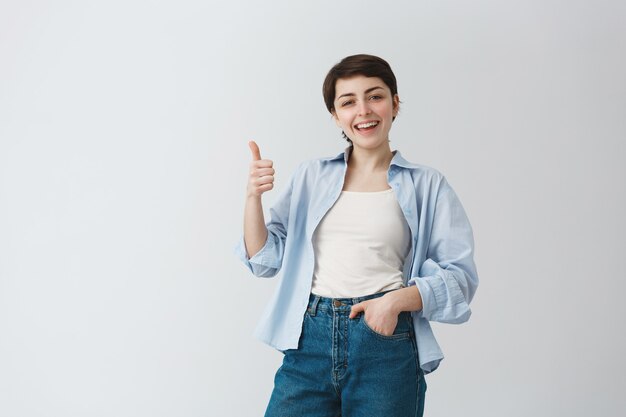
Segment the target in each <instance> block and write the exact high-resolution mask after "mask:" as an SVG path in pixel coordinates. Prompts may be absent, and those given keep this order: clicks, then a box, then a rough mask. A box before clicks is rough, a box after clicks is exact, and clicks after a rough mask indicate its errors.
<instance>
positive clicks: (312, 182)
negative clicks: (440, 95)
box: [237, 55, 478, 417]
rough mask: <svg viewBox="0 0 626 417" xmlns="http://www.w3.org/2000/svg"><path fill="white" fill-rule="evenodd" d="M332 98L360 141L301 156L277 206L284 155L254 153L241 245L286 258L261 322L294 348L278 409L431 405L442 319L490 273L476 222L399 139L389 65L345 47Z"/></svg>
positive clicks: (275, 399)
mask: <svg viewBox="0 0 626 417" xmlns="http://www.w3.org/2000/svg"><path fill="white" fill-rule="evenodd" d="M323 95H324V101H325V103H326V107H327V109H328V111H329V112H330V113H331V115H332V117H333V119H334V120H335V122H336V124H337V126H338V127H339V128H340V129H341V130H342V133H343V136H344V138H345V139H346V140H347V141H348V142H349V144H350V146H348V148H346V150H345V151H344V152H342V153H341V154H339V155H337V156H336V157H333V158H320V159H315V160H311V161H307V162H305V163H303V164H301V165H300V166H299V167H298V168H297V169H296V172H295V173H294V174H293V175H292V177H291V181H290V182H289V184H288V186H287V188H286V190H284V191H283V192H282V194H281V196H280V197H279V199H278V201H277V203H276V204H275V205H274V206H273V207H272V208H271V209H270V214H271V220H270V221H269V222H268V223H267V225H266V224H265V221H264V217H263V210H262V205H261V195H262V194H263V193H264V192H266V191H268V190H270V189H272V187H273V180H274V169H273V168H272V161H270V160H267V159H261V155H260V151H259V148H258V146H257V145H256V144H255V143H254V142H250V148H251V150H252V155H253V161H252V163H251V164H250V177H249V182H248V188H247V199H246V207H245V215H244V236H243V237H242V239H241V240H240V242H239V245H238V247H237V252H238V254H239V256H240V258H241V260H242V261H243V262H244V263H245V264H246V265H247V266H248V268H249V269H250V270H251V271H252V272H253V274H255V275H257V276H259V277H272V276H275V275H276V274H277V273H278V271H279V270H281V269H282V271H283V278H282V280H281V281H280V282H279V284H278V287H277V290H276V293H275V295H274V297H273V299H272V301H271V302H270V304H269V306H268V308H267V309H266V310H265V312H264V314H263V315H262V317H261V321H260V323H259V325H258V327H257V329H256V331H255V334H256V336H257V337H258V338H260V339H261V340H262V341H264V342H266V343H267V344H269V345H270V346H273V347H274V348H276V349H278V350H280V351H281V352H283V353H284V358H283V364H282V366H281V367H280V368H279V369H278V371H277V373H276V376H275V379H274V390H273V392H272V396H271V398H270V401H269V405H268V407H267V410H266V414H265V415H266V416H307V417H311V416H315V417H317V416H319V417H322V416H324V417H326V416H327V417H336V416H343V417H361V416H375V417H381V416H393V417H403V416H421V415H422V414H423V408H424V396H425V391H426V382H425V380H424V374H427V373H429V372H432V371H434V370H435V369H436V368H437V367H438V365H439V363H440V361H441V360H442V359H443V354H442V352H441V350H440V348H439V346H438V344H437V341H436V340H435V337H434V335H433V333H432V330H431V327H430V323H429V322H430V321H439V322H444V323H462V322H464V321H467V319H468V318H469V316H470V314H471V311H470V308H469V303H470V301H471V299H472V297H473V296H474V293H475V291H476V287H477V285H478V276H477V274H476V268H475V265H474V261H473V236H472V229H471V226H470V224H469V221H468V219H467V216H466V215H465V212H464V210H463V207H462V206H461V203H460V202H459V200H458V198H457V197H456V195H455V193H454V191H453V190H452V188H450V186H449V185H448V183H447V182H446V180H445V178H444V177H443V175H442V174H441V173H439V172H438V171H436V170H434V169H432V168H428V167H425V166H422V165H417V164H413V163H410V162H408V161H407V160H405V159H404V158H403V157H402V156H401V155H400V152H399V151H393V152H392V151H391V149H390V147H389V131H390V129H391V126H392V122H393V120H394V119H395V117H396V116H397V114H398V110H399V103H400V100H399V97H398V92H397V85H396V79H395V76H394V74H393V72H392V70H391V68H390V66H389V64H388V63H387V62H386V61H384V60H383V59H381V58H378V57H375V56H371V55H354V56H349V57H346V58H344V59H343V60H342V61H341V62H339V63H338V64H337V65H335V66H334V67H333V68H332V69H331V70H330V71H329V73H328V75H327V76H326V79H325V81H324V85H323Z"/></svg>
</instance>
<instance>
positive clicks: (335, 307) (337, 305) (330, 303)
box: [308, 290, 396, 316]
mask: <svg viewBox="0 0 626 417" xmlns="http://www.w3.org/2000/svg"><path fill="white" fill-rule="evenodd" d="M392 291H396V290H389V291H382V292H378V293H376V294H370V295H364V296H362V297H348V298H329V297H322V296H321V295H317V294H313V293H311V294H310V295H309V305H308V312H309V314H310V315H312V316H314V315H315V313H316V312H317V310H318V309H322V310H326V311H345V312H349V311H350V309H351V308H352V306H353V305H354V304H358V303H360V302H362V301H365V300H371V299H372V298H378V297H382V296H383V295H385V294H387V293H390V292H392Z"/></svg>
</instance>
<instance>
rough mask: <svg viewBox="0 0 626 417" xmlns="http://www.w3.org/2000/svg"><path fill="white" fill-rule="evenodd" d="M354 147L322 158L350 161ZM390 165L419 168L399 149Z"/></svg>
mask: <svg viewBox="0 0 626 417" xmlns="http://www.w3.org/2000/svg"><path fill="white" fill-rule="evenodd" d="M352 149H353V147H352V146H348V147H347V148H346V149H344V151H343V152H341V153H339V154H337V155H336V156H331V157H327V158H322V160H323V161H338V160H341V159H343V161H344V162H345V163H348V157H349V156H350V153H351V152H352ZM389 165H396V166H399V167H402V168H408V169H410V168H417V165H415V164H413V163H411V162H409V161H407V160H406V159H404V158H403V157H402V155H401V154H400V151H399V150H395V151H393V158H391V163H390V164H389Z"/></svg>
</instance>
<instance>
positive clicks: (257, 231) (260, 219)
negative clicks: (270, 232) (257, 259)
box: [243, 196, 267, 258]
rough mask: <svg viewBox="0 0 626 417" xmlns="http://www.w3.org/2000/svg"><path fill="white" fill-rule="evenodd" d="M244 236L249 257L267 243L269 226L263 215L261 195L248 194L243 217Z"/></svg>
mask: <svg viewBox="0 0 626 417" xmlns="http://www.w3.org/2000/svg"><path fill="white" fill-rule="evenodd" d="M243 237H244V241H245V243H246V252H247V253H248V258H251V257H252V256H254V254H256V253H257V252H258V251H259V250H261V248H262V247H263V246H264V245H265V242H266V240H267V227H266V226H265V218H264V216H263V204H262V203H261V196H248V197H247V198H246V206H245V209H244V218H243Z"/></svg>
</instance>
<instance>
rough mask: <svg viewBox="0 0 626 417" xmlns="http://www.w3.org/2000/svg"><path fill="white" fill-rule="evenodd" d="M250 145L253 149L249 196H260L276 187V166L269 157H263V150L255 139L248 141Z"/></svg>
mask: <svg viewBox="0 0 626 417" xmlns="http://www.w3.org/2000/svg"><path fill="white" fill-rule="evenodd" d="M248 146H250V150H251V151H252V162H250V177H249V178H248V197H260V196H261V195H262V194H263V193H264V192H266V191H268V190H271V189H272V188H274V168H272V166H273V164H274V163H273V162H272V161H270V160H269V159H261V151H259V147H258V146H257V144H256V143H255V142H254V141H253V140H251V141H250V142H248Z"/></svg>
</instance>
